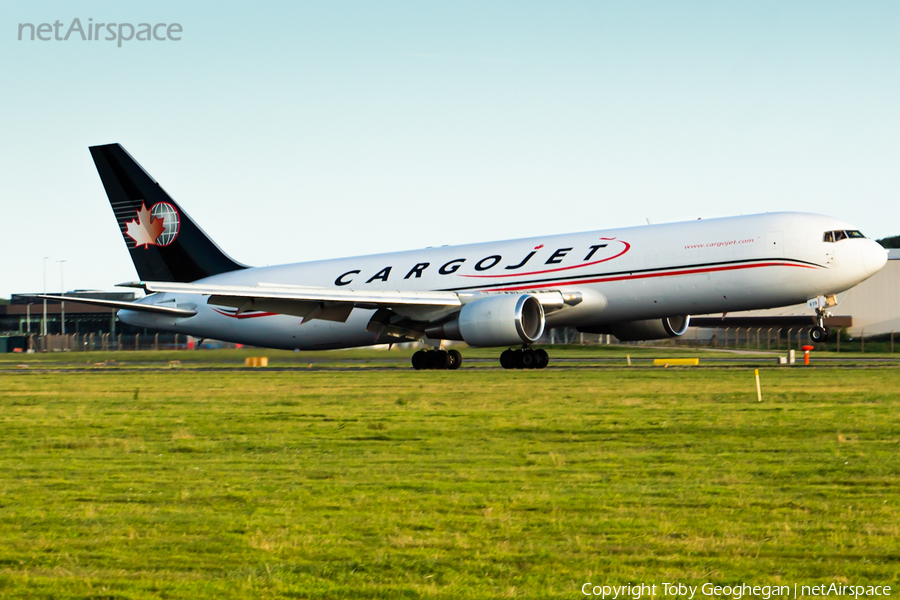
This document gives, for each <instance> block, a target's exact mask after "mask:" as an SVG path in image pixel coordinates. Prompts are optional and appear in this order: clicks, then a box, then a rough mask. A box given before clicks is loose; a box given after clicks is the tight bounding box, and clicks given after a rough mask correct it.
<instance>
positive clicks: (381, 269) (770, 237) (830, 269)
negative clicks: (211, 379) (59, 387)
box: [120, 213, 886, 350]
mask: <svg viewBox="0 0 900 600" xmlns="http://www.w3.org/2000/svg"><path fill="white" fill-rule="evenodd" d="M852 229H853V227H852V226H851V225H849V224H847V223H844V222H842V221H839V220H837V219H833V218H830V217H826V216H821V215H815V214H805V213H767V214H762V215H750V216H742V217H730V218H723V219H709V220H697V221H689V222H684V223H672V224H665V225H650V226H641V227H629V228H623V229H611V230H601V231H591V232H585V233H572V234H563V235H552V236H544V237H535V238H528V239H519V240H510V241H504V242H490V243H484V244H469V245H465V246H448V247H441V248H426V249H423V250H412V251H408V252H397V253H390V254H377V255H371V256H360V257H352V258H342V259H334V260H325V261H317V262H308V263H296V264H289V265H280V266H273V267H257V268H249V269H244V270H240V271H232V272H229V273H223V274H221V275H216V276H213V277H209V278H207V279H204V280H202V281H203V282H204V283H209V284H221V285H258V284H263V283H272V284H289V285H300V286H312V287H321V288H332V289H335V290H339V289H340V290H445V291H456V292H467V293H475V294H478V293H484V292H496V291H509V292H517V293H526V292H529V291H535V292H537V291H545V290H560V291H563V292H580V293H581V295H582V298H583V300H582V302H580V303H579V304H577V305H575V306H567V307H566V308H565V309H563V310H559V311H556V312H551V313H548V315H547V326H548V327H565V326H581V327H583V326H592V325H602V324H606V323H616V322H623V321H636V320H644V319H653V318H662V317H668V316H675V315H690V314H695V315H696V314H708V313H720V312H733V311H739V310H750V309H761V308H773V307H778V306H786V305H790V304H797V303H801V302H804V301H806V300H808V299H811V298H815V297H817V296H827V295H831V294H836V293H839V292H842V291H844V290H847V289H849V288H851V287H853V286H855V285H856V284H858V283H860V282H861V281H863V280H865V279H867V278H868V277H870V276H871V275H873V274H874V273H875V272H877V271H878V270H879V269H881V267H883V266H884V263H885V261H886V253H885V251H884V249H883V248H881V246H880V245H878V244H877V243H876V242H874V241H872V240H868V239H864V238H856V239H844V240H841V241H838V242H825V241H823V234H824V233H825V232H826V231H832V230H852ZM140 302H143V303H151V304H163V305H166V306H172V305H174V306H177V307H187V308H190V309H196V310H197V311H198V312H197V314H196V315H195V316H193V317H189V318H173V317H168V316H160V315H156V314H148V313H138V312H135V311H127V310H123V311H121V313H120V318H121V319H122V320H123V321H124V322H126V323H129V324H133V325H136V326H139V327H153V328H157V329H164V330H170V331H173V332H177V333H182V334H187V335H192V336H196V337H203V338H213V339H219V340H227V341H232V342H237V343H243V344H249V345H255V346H265V347H273V348H286V349H294V348H296V349H302V350H315V349H329V348H347V347H355V346H365V345H371V344H374V343H377V341H376V335H375V334H373V333H370V332H368V331H366V325H367V323H368V322H369V319H370V318H371V316H372V314H373V312H374V311H373V310H367V309H360V308H356V309H354V310H353V312H352V313H351V315H350V317H349V318H348V319H347V321H346V322H334V321H325V320H320V319H312V320H307V321H306V322H303V319H301V318H300V317H294V316H288V315H282V314H270V313H264V312H246V313H241V314H237V311H234V310H230V309H227V308H223V307H221V306H213V305H209V304H207V297H206V296H199V295H192V294H172V293H160V294H152V295H150V296H147V297H146V298H144V299H142V300H141V301H140Z"/></svg>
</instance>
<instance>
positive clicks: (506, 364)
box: [500, 348, 550, 369]
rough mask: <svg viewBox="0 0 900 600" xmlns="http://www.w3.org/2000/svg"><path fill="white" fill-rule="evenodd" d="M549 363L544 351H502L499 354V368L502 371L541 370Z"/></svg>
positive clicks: (548, 356)
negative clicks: (501, 368)
mask: <svg viewBox="0 0 900 600" xmlns="http://www.w3.org/2000/svg"><path fill="white" fill-rule="evenodd" d="M549 362H550V355H548V354H547V351H546V350H532V349H531V348H525V349H523V350H512V349H510V350H504V351H503V352H502V353H501V354H500V366H501V367H503V368H504V369H543V368H544V367H546V366H547V364H548V363H549Z"/></svg>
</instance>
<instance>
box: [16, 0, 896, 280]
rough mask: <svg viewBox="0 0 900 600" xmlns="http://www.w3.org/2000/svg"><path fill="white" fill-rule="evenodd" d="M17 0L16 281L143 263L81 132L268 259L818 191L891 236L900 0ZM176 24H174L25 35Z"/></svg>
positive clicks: (762, 203) (611, 222) (472, 237)
mask: <svg viewBox="0 0 900 600" xmlns="http://www.w3.org/2000/svg"><path fill="white" fill-rule="evenodd" d="M144 4H145V5H139V4H137V3H113V2H78V1H74V2H64V3H63V2H46V3H33V2H16V1H9V0H7V1H5V2H3V3H2V4H0V76H2V79H0V81H2V82H3V83H2V88H3V93H2V95H0V103H2V104H0V107H2V113H0V141H2V143H0V198H2V206H3V216H4V218H5V221H6V222H5V227H4V232H5V235H4V240H3V241H4V244H3V245H4V251H3V252H2V253H0V273H2V276H0V296H2V297H8V295H9V294H10V293H15V292H27V291H38V290H40V289H41V286H42V281H41V276H42V263H43V260H42V259H43V257H44V256H49V257H50V259H49V260H48V261H47V264H48V270H47V271H48V287H49V288H50V289H52V290H56V289H58V288H59V265H57V264H56V262H55V261H57V260H66V261H68V262H67V263H66V264H65V287H66V288H67V289H74V288H100V289H108V288H110V287H111V286H113V285H114V284H115V283H118V282H122V281H129V280H133V279H134V278H135V273H134V269H133V267H132V265H131V262H130V260H129V258H128V255H127V252H126V250H125V245H124V242H123V241H122V239H121V236H120V235H119V233H118V230H117V228H116V226H115V222H114V220H113V217H112V212H111V210H110V208H109V205H108V203H107V200H106V196H105V194H104V192H103V188H102V186H101V184H100V181H99V178H98V177H97V174H96V171H95V169H94V166H93V163H92V162H91V160H90V155H89V153H88V150H87V147H88V146H89V145H94V144H103V143H110V142H119V143H121V144H123V145H124V146H125V148H126V149H128V151H129V152H131V154H132V155H133V156H134V157H135V158H136V159H137V160H138V161H139V162H140V163H141V164H142V165H143V166H144V168H145V169H147V170H148V171H149V172H150V173H151V174H152V175H153V176H154V177H155V178H156V179H157V180H159V181H160V183H161V185H162V186H163V187H164V188H166V190H167V191H168V192H169V193H170V194H171V195H172V196H173V197H174V198H175V199H176V200H177V201H178V202H179V203H180V204H181V205H182V206H183V207H184V208H185V209H186V210H187V211H188V212H189V213H190V214H191V216H192V217H193V218H194V219H195V220H197V221H198V222H199V223H200V224H201V225H202V226H203V228H204V229H205V230H206V231H207V233H209V234H210V235H211V236H212V237H213V238H214V239H215V240H216V241H217V242H218V243H219V245H220V246H222V247H223V248H224V249H225V250H226V251H227V252H228V253H229V254H231V255H232V256H233V257H234V258H236V259H238V260H240V261H242V262H245V263H248V264H252V265H265V264H277V263H282V262H294V261H304V260H315V259H321V258H332V257H339V256H349V255H357V254H367V253H372V252H386V251H392V250H404V249H411V248H417V247H424V246H433V245H441V244H457V243H468V242H477V241H488V240H494V239H506V238H514V237H522V236H528V235H539V234H551V233H563V232H567V231H580V230H587V229H600V228H606V227H619V226H629V225H641V224H643V223H645V219H646V218H649V219H650V220H651V221H653V222H666V221H676V220H682V219H694V218H697V217H705V218H708V217H714V216H724V215H732V214H749V213H756V212H766V211H776V210H809V211H814V212H821V213H825V214H829V215H832V216H835V217H839V218H843V219H845V220H847V221H850V222H851V223H854V224H855V225H857V226H858V227H859V228H860V229H862V230H863V232H864V233H866V234H867V235H869V236H870V237H883V236H887V235H896V234H900V36H898V35H897V31H898V30H900V4H897V3H896V2H866V3H850V2H846V3H831V2H791V3H785V2H752V3H751V2H745V3H736V2H727V3H726V2H686V3H675V2H567V3H550V2H547V3H529V2H518V1H517V2H492V3H484V2H471V3H466V2H456V3H423V2H409V3H395V2H382V3H375V2H340V3H336V2H327V3H326V2H303V3H300V2H289V3H274V2H270V3H264V4H250V3H243V2H242V3H223V2H190V3H183V2H155V3H152V4H151V3H144ZM75 17H78V18H80V19H81V20H82V21H83V22H86V21H87V19H88V18H93V19H94V21H95V22H130V23H135V24H137V23H142V22H150V23H158V22H165V23H179V24H181V25H182V27H183V29H184V31H183V34H182V40H181V41H179V42H171V41H167V42H136V41H131V42H124V43H123V45H122V47H121V48H118V47H117V46H116V42H106V41H103V40H101V41H98V42H82V41H80V40H74V39H70V40H69V41H67V42H56V41H50V42H38V41H34V42H32V41H18V40H17V30H18V24H19V23H35V24H39V23H42V22H51V23H52V22H53V21H55V20H57V19H58V20H60V21H62V22H64V23H66V24H68V23H69V22H71V20H72V19H73V18H75Z"/></svg>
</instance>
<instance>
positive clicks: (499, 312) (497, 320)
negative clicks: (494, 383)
mask: <svg viewBox="0 0 900 600" xmlns="http://www.w3.org/2000/svg"><path fill="white" fill-rule="evenodd" d="M543 333H544V308H543V307H542V306H541V303H540V301H539V300H538V299H537V298H535V297H534V296H529V295H528V294H521V295H513V294H498V295H495V296H488V297H487V298H481V299H479V300H475V301H474V302H469V303H468V304H466V305H465V306H463V307H462V310H460V311H459V313H457V315H456V316H455V317H454V318H453V320H451V321H448V322H446V323H443V324H441V325H436V326H434V327H429V328H428V329H426V330H425V335H427V336H428V337H430V338H432V339H441V340H460V341H464V342H465V343H467V344H469V345H470V346H484V347H490V346H514V345H518V344H523V343H530V342H535V341H537V340H538V338H540V337H541V335H542V334H543Z"/></svg>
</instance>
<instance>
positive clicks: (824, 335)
mask: <svg viewBox="0 0 900 600" xmlns="http://www.w3.org/2000/svg"><path fill="white" fill-rule="evenodd" d="M826 315H827V313H826V312H825V310H824V309H821V308H819V309H816V326H815V327H813V328H812V329H810V330H809V339H811V340H812V341H813V342H815V343H817V344H818V343H819V342H824V341H827V340H828V334H829V333H831V332H830V331H829V330H828V328H827V327H825V317H826Z"/></svg>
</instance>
